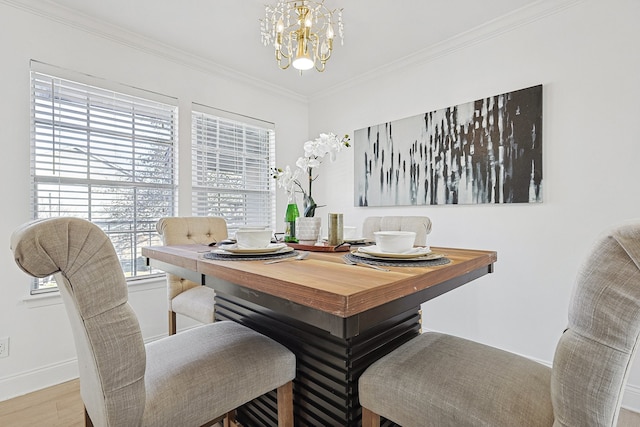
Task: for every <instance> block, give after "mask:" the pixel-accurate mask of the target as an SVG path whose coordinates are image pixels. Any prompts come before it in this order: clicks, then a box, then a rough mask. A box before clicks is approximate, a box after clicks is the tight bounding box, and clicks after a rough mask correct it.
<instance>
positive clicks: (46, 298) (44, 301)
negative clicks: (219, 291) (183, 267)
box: [22, 277, 167, 308]
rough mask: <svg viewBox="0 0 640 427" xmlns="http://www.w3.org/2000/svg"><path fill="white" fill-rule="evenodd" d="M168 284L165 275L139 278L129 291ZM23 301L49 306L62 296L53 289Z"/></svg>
mask: <svg viewBox="0 0 640 427" xmlns="http://www.w3.org/2000/svg"><path fill="white" fill-rule="evenodd" d="M166 286H167V282H166V280H165V278H164V277H153V278H149V279H137V280H132V281H130V282H128V287H129V293H132V292H144V291H149V290H152V289H160V288H165V287H166ZM22 302H23V304H25V305H26V306H27V307H28V308H38V307H47V306H50V305H58V304H62V297H61V296H60V292H59V291H53V292H46V293H41V294H36V295H27V296H25V297H24V298H23V299H22Z"/></svg>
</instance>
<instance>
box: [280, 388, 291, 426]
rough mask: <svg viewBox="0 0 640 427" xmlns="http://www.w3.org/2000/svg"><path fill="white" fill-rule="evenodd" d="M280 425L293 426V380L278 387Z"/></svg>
mask: <svg viewBox="0 0 640 427" xmlns="http://www.w3.org/2000/svg"><path fill="white" fill-rule="evenodd" d="M278 427H293V382H292V381H289V382H288V383H286V384H284V385H282V386H280V387H278Z"/></svg>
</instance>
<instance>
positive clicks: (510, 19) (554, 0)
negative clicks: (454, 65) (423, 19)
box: [0, 0, 585, 104]
mask: <svg viewBox="0 0 640 427" xmlns="http://www.w3.org/2000/svg"><path fill="white" fill-rule="evenodd" d="M584 1H585V0H540V1H538V2H535V3H532V4H530V5H528V6H525V7H522V8H520V9H517V10H515V11H513V12H510V13H508V14H506V15H503V16H501V17H499V18H496V19H494V20H492V21H489V22H488V23H485V24H483V25H480V26H478V27H475V28H472V29H470V30H468V31H466V32H464V33H461V34H458V35H456V36H454V37H451V38H449V39H447V40H445V41H443V42H440V43H437V44H435V45H432V46H429V47H426V48H424V49H422V50H419V51H417V52H415V53H413V54H411V55H408V56H406V57H404V58H401V59H398V60H396V61H393V62H390V63H388V64H385V65H384V66H382V67H379V68H375V69H372V70H370V71H368V72H366V73H362V74H360V75H359V76H357V77H355V78H352V79H349V80H345V81H343V82H341V83H339V84H337V85H334V86H333V87H332V88H331V89H330V90H323V91H321V92H317V93H314V94H312V95H310V96H308V97H307V96H305V95H301V94H299V93H297V92H294V91H292V90H290V89H287V88H284V87H282V86H278V85H275V84H272V83H269V82H266V81H264V80H261V79H257V78H255V77H251V76H249V75H247V74H244V73H242V72H240V71H238V70H234V69H231V68H228V67H225V66H223V65H220V64H218V63H215V62H213V61H211V60H207V59H205V58H202V57H201V56H198V55H195V54H193V53H190V52H185V51H183V50H180V49H176V48H175V47H173V46H170V45H167V44H164V43H161V42H158V41H157V40H154V39H151V38H147V37H144V36H142V35H140V34H138V33H135V32H132V31H128V30H126V29H124V28H122V27H118V26H115V25H112V24H108V23H106V22H103V21H100V20H97V19H95V18H93V17H91V16H88V15H86V14H83V13H81V12H78V11H76V10H73V9H69V8H66V7H63V6H60V5H57V4H54V3H52V2H50V1H49V0H40V1H38V2H33V1H30V0H0V3H4V4H7V5H9V6H12V7H15V8H18V9H22V10H23V11H26V12H28V13H31V14H34V15H38V16H41V17H43V18H46V19H49V20H52V21H55V22H58V23H60V24H63V25H67V26H69V27H72V28H75V29H77V30H80V31H84V32H86V33H89V34H93V35H96V36H99V37H102V38H104V39H107V40H111V41H113V42H115V43H118V44H121V45H124V46H127V47H129V48H132V49H137V50H139V51H141V52H144V53H147V54H150V55H154V56H157V57H161V58H163V59H165V60H168V61H171V62H174V63H177V64H179V65H181V66H185V67H188V68H191V69H194V70H197V71H201V72H204V73H208V74H214V75H216V76H221V77H224V78H226V79H229V80H233V81H237V82H239V83H242V84H246V85H250V86H253V87H255V88H257V89H260V90H264V91H267V92H270V93H272V94H274V95H277V96H286V97H287V98H290V99H292V100H294V101H296V102H301V103H305V104H306V103H309V102H310V101H312V100H320V99H323V98H327V97H332V96H335V95H337V94H339V93H341V92H343V91H344V90H346V89H348V88H350V87H353V86H356V85H359V84H362V83H363V82H367V81H372V80H375V79H377V78H380V77H383V76H385V75H388V74H390V73H393V72H397V71H399V70H402V69H406V68H407V67H411V66H416V65H421V64H425V63H429V62H432V61H435V60H437V59H438V58H441V57H444V56H446V55H450V54H452V53H455V52H457V51H459V50H462V49H465V48H467V47H470V46H473V45H475V44H479V43H482V42H484V41H487V40H490V39H492V38H494V37H498V36H500V35H502V34H505V33H508V32H510V31H514V30H516V29H518V28H521V27H523V26H526V25H528V24H530V23H532V22H535V21H538V20H540V19H544V18H545V17H548V16H551V15H554V14H557V13H560V12H562V11H564V10H566V9H568V8H571V7H573V6H575V5H577V4H579V3H583V2H584Z"/></svg>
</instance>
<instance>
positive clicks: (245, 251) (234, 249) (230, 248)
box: [211, 243, 293, 255]
mask: <svg viewBox="0 0 640 427" xmlns="http://www.w3.org/2000/svg"><path fill="white" fill-rule="evenodd" d="M284 248H289V246H287V245H286V244H285V243H270V244H269V246H267V247H266V248H239V247H238V245H235V244H234V245H222V246H220V248H219V249H213V250H212V251H211V252H213V253H217V254H238V255H253V254H255V255H263V254H270V253H274V252H279V251H282V250H283V249H284ZM290 249H293V248H290Z"/></svg>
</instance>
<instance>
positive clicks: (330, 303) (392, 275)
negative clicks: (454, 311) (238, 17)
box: [142, 245, 497, 317]
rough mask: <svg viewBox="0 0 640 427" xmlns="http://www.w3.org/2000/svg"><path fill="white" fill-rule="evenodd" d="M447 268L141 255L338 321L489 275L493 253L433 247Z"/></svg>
mask: <svg viewBox="0 0 640 427" xmlns="http://www.w3.org/2000/svg"><path fill="white" fill-rule="evenodd" d="M431 249H432V251H434V252H437V253H443V254H446V256H447V258H449V259H450V260H451V262H450V263H449V264H446V265H441V266H435V267H396V266H391V267H386V266H385V267H386V268H389V269H390V270H391V271H388V272H384V271H377V270H374V269H371V268H368V267H361V266H353V265H347V264H345V263H344V262H343V260H342V256H343V255H344V253H331V252H310V253H309V256H308V257H307V258H306V259H305V260H302V261H293V260H289V261H284V262H280V263H276V264H268V265H266V264H265V263H264V260H246V261H245V260H243V261H238V260H232V261H227V260H210V259H205V258H204V257H203V256H202V255H203V253H205V252H208V251H210V250H211V248H209V247H207V246H202V245H176V246H152V247H146V248H143V249H142V255H143V256H146V257H148V258H150V259H152V260H158V261H161V262H164V263H167V264H171V265H174V266H177V267H181V268H185V269H187V270H191V271H195V272H197V273H199V274H203V275H208V276H213V277H216V278H218V279H222V280H226V281H228V282H231V283H235V284H237V285H240V286H243V287H245V288H249V289H253V290H256V291H260V292H264V293H267V294H270V295H274V296H277V297H279V298H283V299H286V300H289V301H293V302H296V303H298V304H301V305H304V306H308V307H311V308H314V309H317V310H321V311H324V312H327V313H330V314H333V315H335V316H339V317H349V316H353V315H355V314H359V313H362V312H364V311H366V310H368V309H371V308H374V307H377V306H380V305H382V304H385V303H387V302H389V301H392V300H395V299H398V298H402V297H404V296H407V295H410V294H413V293H416V292H418V291H421V290H423V289H426V288H429V287H431V286H436V285H438V284H440V283H443V282H445V281H448V280H451V279H455V278H457V277H460V276H463V275H465V274H467V273H470V272H472V271H475V270H482V269H484V270H485V272H486V273H488V272H491V271H492V266H493V263H495V262H496V261H497V253H496V252H495V251H486V250H472V249H454V248H439V247H432V248H431Z"/></svg>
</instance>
